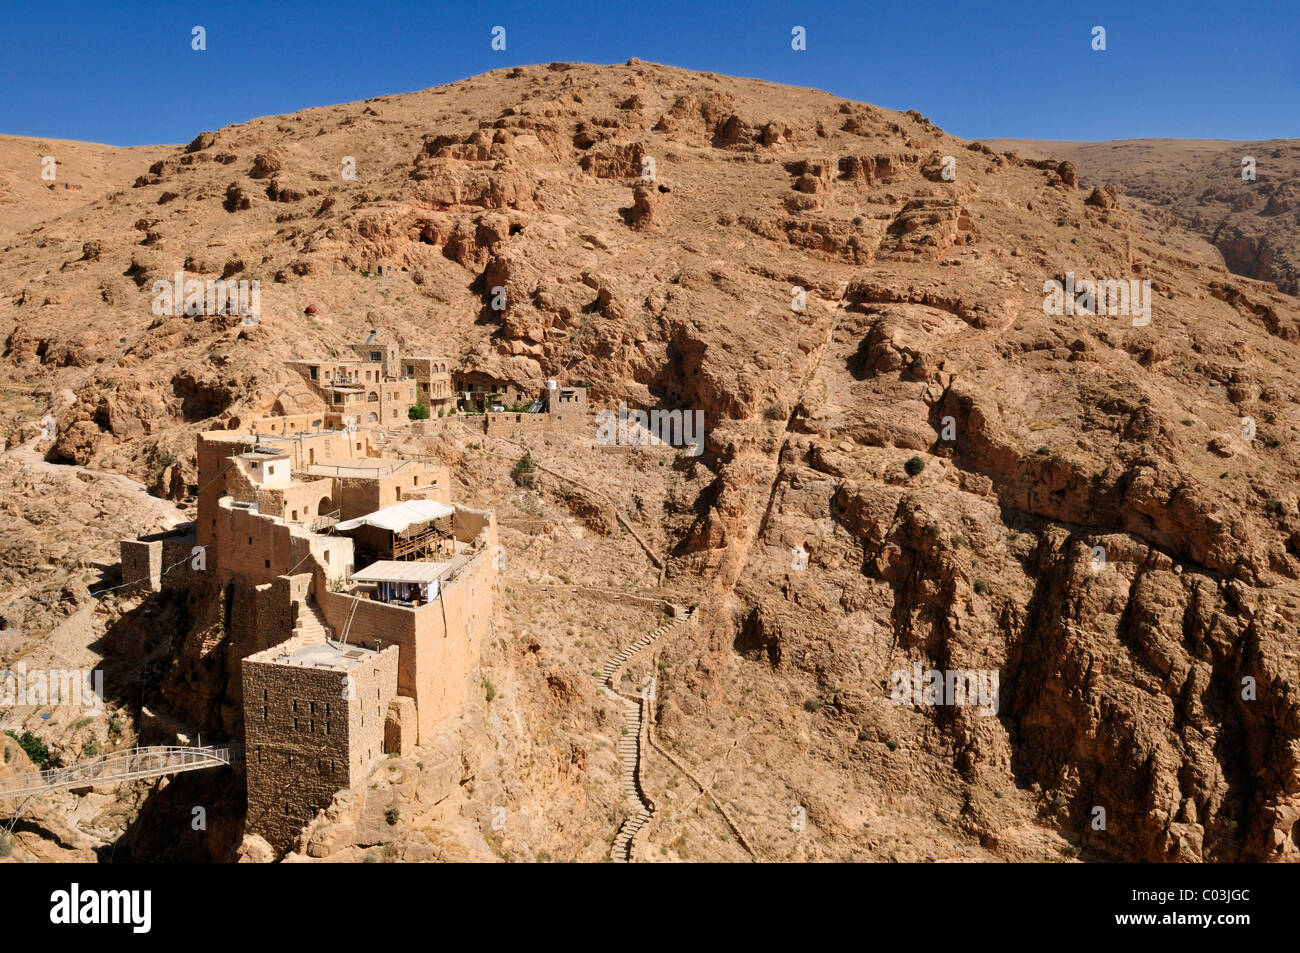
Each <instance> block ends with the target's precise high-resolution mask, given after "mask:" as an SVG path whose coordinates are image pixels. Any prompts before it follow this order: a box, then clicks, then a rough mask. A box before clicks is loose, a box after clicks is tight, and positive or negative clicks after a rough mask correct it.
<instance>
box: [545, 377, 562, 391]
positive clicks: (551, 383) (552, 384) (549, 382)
mask: <svg viewBox="0 0 1300 953" xmlns="http://www.w3.org/2000/svg"><path fill="white" fill-rule="evenodd" d="M558 386H559V385H558V384H557V383H556V380H555V378H554V377H548V378H547V379H546V389H547V390H555V388H556V387H558Z"/></svg>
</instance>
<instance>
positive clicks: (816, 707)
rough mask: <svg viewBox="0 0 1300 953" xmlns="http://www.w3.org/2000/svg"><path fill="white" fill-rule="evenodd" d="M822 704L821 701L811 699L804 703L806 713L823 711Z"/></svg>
mask: <svg viewBox="0 0 1300 953" xmlns="http://www.w3.org/2000/svg"><path fill="white" fill-rule="evenodd" d="M821 707H822V703H821V701H820V700H819V699H816V698H809V699H807V700H806V701H804V703H803V710H804V711H821Z"/></svg>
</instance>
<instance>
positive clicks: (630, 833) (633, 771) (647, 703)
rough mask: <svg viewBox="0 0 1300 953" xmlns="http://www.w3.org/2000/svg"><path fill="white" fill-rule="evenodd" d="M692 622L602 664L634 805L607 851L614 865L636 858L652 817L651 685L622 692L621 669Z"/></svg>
mask: <svg viewBox="0 0 1300 953" xmlns="http://www.w3.org/2000/svg"><path fill="white" fill-rule="evenodd" d="M694 619H695V610H694V609H692V610H691V611H690V612H689V613H687V614H686V615H685V616H683V617H681V618H677V619H674V620H673V621H672V622H668V623H665V624H664V625H661V626H659V628H657V629H655V630H654V631H653V632H651V633H650V634H649V635H643V636H642V637H641V638H639V639H637V640H636V641H635V642H633V643H632V644H631V645H628V646H626V647H625V648H624V649H623V650H622V651H621V652H619V653H618V654H617V655H614V656H612V657H611V658H610V659H609V660H608V661H606V662H605V667H604V669H603V670H602V671H601V673H600V686H601V690H602V691H604V692H605V694H606V695H608V696H609V697H610V698H614V699H618V700H621V701H622V702H623V735H622V737H621V738H620V739H619V742H618V760H619V764H620V766H621V772H620V776H619V777H620V783H621V785H622V788H623V793H624V794H625V795H627V799H628V801H630V802H631V803H632V804H633V805H635V808H636V809H635V811H634V812H633V813H632V814H631V815H630V816H629V817H627V818H626V819H625V820H624V821H623V823H622V824H621V825H619V828H618V832H617V833H616V834H615V835H614V843H613V844H612V845H611V846H610V849H609V859H610V860H612V861H614V862H615V863H628V862H630V861H633V860H635V859H636V856H637V854H638V852H639V850H640V847H641V845H642V844H643V843H644V838H643V837H642V838H638V836H637V835H638V834H640V833H641V832H642V831H643V830H644V829H645V826H646V824H647V823H648V822H649V820H650V818H651V817H653V816H654V812H655V806H654V802H653V801H651V800H650V798H649V796H648V795H647V794H646V793H645V778H644V775H643V772H644V767H645V755H646V752H647V751H648V750H649V747H650V733H649V731H650V729H649V723H650V720H651V719H652V718H653V717H654V714H653V712H652V710H651V705H652V704H653V701H654V688H653V682H652V683H651V687H650V688H648V689H647V690H646V691H643V692H641V693H640V694H633V693H631V692H624V691H621V690H620V689H619V688H617V685H618V678H619V676H620V674H621V673H622V671H623V669H624V667H626V666H627V664H628V663H629V662H631V661H632V659H634V658H635V657H636V656H638V655H640V654H641V653H642V652H644V651H645V650H646V649H648V648H650V646H652V645H654V644H655V642H657V641H658V640H659V639H660V638H662V637H663V636H664V635H666V634H667V633H668V632H671V631H672V630H673V629H675V628H677V627H678V626H681V625H687V624H689V623H690V622H692V621H694Z"/></svg>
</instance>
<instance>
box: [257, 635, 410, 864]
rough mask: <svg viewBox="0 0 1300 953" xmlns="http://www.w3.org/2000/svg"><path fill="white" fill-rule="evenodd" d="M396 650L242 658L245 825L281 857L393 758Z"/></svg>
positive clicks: (291, 648) (324, 650) (305, 646)
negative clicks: (343, 794) (388, 753)
mask: <svg viewBox="0 0 1300 953" xmlns="http://www.w3.org/2000/svg"><path fill="white" fill-rule="evenodd" d="M397 657H398V653H397V650H396V649H394V648H389V649H385V650H383V651H378V652H376V651H374V650H372V649H366V648H361V647H356V646H335V645H331V644H327V643H311V642H294V641H290V642H286V643H283V644H281V645H276V646H274V647H272V648H269V649H266V650H265V651H262V652H258V653H256V654H254V655H250V656H248V657H247V658H245V659H244V661H243V687H244V756H245V760H246V763H247V774H248V815H247V820H246V827H247V828H248V829H250V830H254V831H256V832H258V833H260V834H261V835H262V836H263V837H265V838H266V840H267V842H268V843H270V844H271V846H272V847H275V848H276V849H277V850H280V851H283V850H286V849H287V848H288V847H289V846H291V844H292V842H293V839H294V838H295V837H296V836H297V834H298V832H299V831H300V830H301V829H302V827H303V825H305V824H306V823H307V822H308V821H310V820H311V819H312V818H313V817H315V816H316V812H317V811H321V810H324V809H325V808H327V807H329V804H330V801H331V800H333V798H334V795H335V794H336V793H338V792H339V791H341V790H345V789H347V788H350V787H354V786H356V785H358V784H360V783H361V782H362V781H364V780H365V778H366V776H367V775H368V774H369V773H370V771H371V769H372V768H373V767H374V766H375V764H376V763H377V762H378V761H379V760H380V759H381V758H382V757H383V756H384V751H385V747H384V728H385V724H386V723H387V720H388V713H389V707H390V706H391V705H392V704H393V702H394V701H395V700H396V698H397Z"/></svg>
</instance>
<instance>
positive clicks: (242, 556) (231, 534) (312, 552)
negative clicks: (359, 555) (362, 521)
mask: <svg viewBox="0 0 1300 953" xmlns="http://www.w3.org/2000/svg"><path fill="white" fill-rule="evenodd" d="M216 511H217V515H215V516H214V517H212V521H213V526H212V527H211V528H212V530H213V531H214V532H215V534H216V536H215V539H214V545H213V547H210V548H209V549H208V565H209V567H211V566H212V564H213V553H214V552H215V553H216V564H217V566H218V567H219V568H221V569H223V570H226V571H228V572H230V573H231V574H233V575H234V576H235V577H236V578H237V579H238V580H239V581H240V582H241V583H244V584H245V585H258V584H260V583H264V582H270V581H272V580H273V579H275V577H276V576H282V575H285V574H286V573H290V572H310V571H311V568H312V567H311V560H310V558H309V557H312V556H314V557H315V559H316V560H317V562H319V563H320V564H321V566H322V567H323V568H324V570H325V573H326V580H325V581H326V582H330V581H332V580H334V579H342V578H344V577H345V576H346V575H347V574H348V573H350V572H351V571H352V568H353V553H352V540H350V539H348V538H347V537H346V536H312V535H308V534H307V533H305V532H304V531H303V530H302V528H301V527H299V526H297V525H295V524H292V523H286V522H285V521H284V520H282V519H279V518H278V517H274V516H265V515H262V514H260V513H254V512H253V511H252V510H248V509H243V508H241V507H236V506H232V505H231V504H230V502H229V501H228V500H227V501H226V502H225V503H224V504H220V505H218V506H217V507H216Z"/></svg>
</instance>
